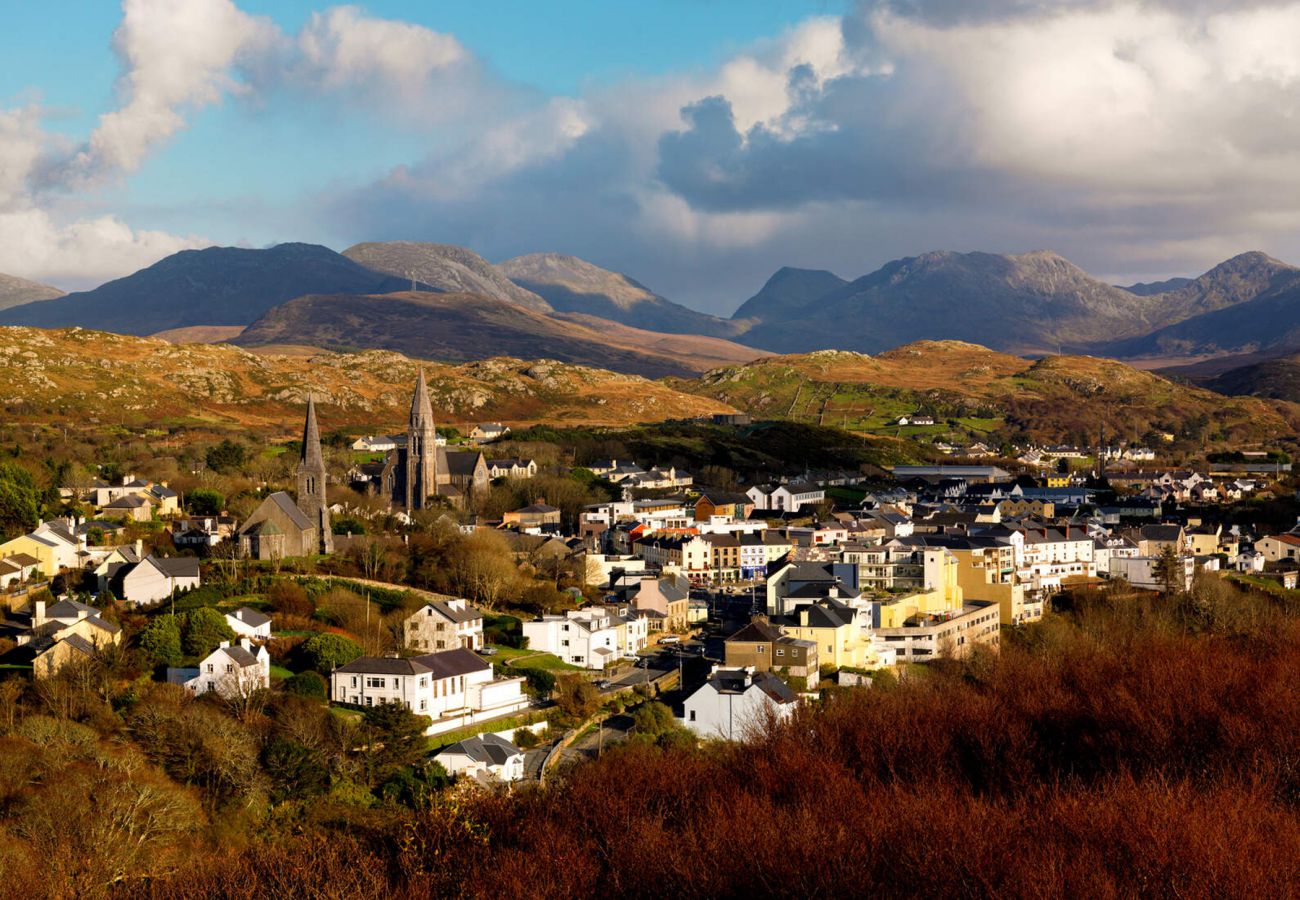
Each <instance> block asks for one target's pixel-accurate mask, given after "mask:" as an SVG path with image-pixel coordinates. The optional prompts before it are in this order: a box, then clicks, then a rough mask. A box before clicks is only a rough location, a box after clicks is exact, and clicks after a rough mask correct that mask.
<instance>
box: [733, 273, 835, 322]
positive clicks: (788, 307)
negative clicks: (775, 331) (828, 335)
mask: <svg viewBox="0 0 1300 900" xmlns="http://www.w3.org/2000/svg"><path fill="white" fill-rule="evenodd" d="M846 284H848V282H847V281H845V280H844V279H843V278H841V277H839V276H838V275H836V274H835V273H834V272H827V271H825V270H824V269H793V268H790V267H789V266H785V267H782V268H780V269H777V270H776V272H775V274H773V275H772V277H771V278H769V279H768V280H767V282H766V283H765V284H764V285H763V287H762V288H760V289H759V292H758V293H757V294H755V295H754V296H752V297H750V298H749V299H748V300H746V301H745V302H744V303H742V304H740V308H739V309H737V310H736V311H735V312H734V313H733V314H732V318H733V319H771V320H776V319H786V318H789V317H790V316H793V315H798V314H799V312H800V310H802V309H803V308H804V307H805V306H807V305H808V304H809V303H811V302H812V301H814V300H816V299H817V298H818V297H825V296H826V295H827V294H829V293H831V292H832V291H837V290H839V289H840V288H842V287H844V286H845V285H846Z"/></svg>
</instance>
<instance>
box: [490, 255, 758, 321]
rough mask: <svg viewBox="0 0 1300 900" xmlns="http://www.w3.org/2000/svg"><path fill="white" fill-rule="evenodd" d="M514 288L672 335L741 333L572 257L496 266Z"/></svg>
mask: <svg viewBox="0 0 1300 900" xmlns="http://www.w3.org/2000/svg"><path fill="white" fill-rule="evenodd" d="M497 268H498V269H500V270H501V271H502V272H503V273H505V274H506V275H507V276H508V277H509V278H510V279H511V280H512V281H514V283H515V284H518V285H519V286H521V287H523V288H527V289H528V290H529V291H532V292H533V293H536V294H539V295H540V296H542V297H544V298H545V299H546V301H547V302H548V303H550V305H551V306H552V307H553V308H555V309H556V310H558V311H559V312H567V313H577V314H580V315H588V316H598V317H600V318H604V319H609V320H611V321H614V322H621V323H622V324H624V325H631V326H634V327H636V328H646V329H649V330H651V331H661V332H667V333H670V334H700V335H709V336H714V337H728V336H731V335H734V334H736V333H737V331H739V330H740V328H739V326H738V325H737V324H736V323H734V322H730V321H728V320H726V319H719V318H717V317H716V316H710V315H706V314H705V313H701V312H696V311H695V310H693V309H688V308H687V307H685V306H682V305H681V304H680V303H674V302H672V301H671V300H667V299H665V298H663V297H661V296H659V295H658V294H656V293H653V292H652V291H650V290H649V289H648V288H646V287H645V286H644V285H642V284H640V283H638V282H636V281H634V280H633V279H631V278H629V277H628V276H626V275H624V274H622V273H621V272H612V271H610V270H609V269H602V268H601V267H600V266H597V265H593V264H592V263H589V262H587V261H586V260H584V259H579V258H578V257H576V256H566V255H565V254H562V253H530V254H528V255H526V256H516V257H514V258H513V259H508V260H506V261H505V262H503V263H501V264H499V265H498V266H497Z"/></svg>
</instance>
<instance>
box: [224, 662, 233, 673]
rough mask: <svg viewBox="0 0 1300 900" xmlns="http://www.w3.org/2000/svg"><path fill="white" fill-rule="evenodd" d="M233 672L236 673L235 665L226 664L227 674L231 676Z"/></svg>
mask: <svg viewBox="0 0 1300 900" xmlns="http://www.w3.org/2000/svg"><path fill="white" fill-rule="evenodd" d="M233 671H235V667H234V665H233V664H232V663H226V672H227V674H229V673H230V672H233Z"/></svg>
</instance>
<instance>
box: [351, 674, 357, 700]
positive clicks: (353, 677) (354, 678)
mask: <svg viewBox="0 0 1300 900" xmlns="http://www.w3.org/2000/svg"><path fill="white" fill-rule="evenodd" d="M352 686H353V687H356V686H357V676H355V675H353V676H352ZM352 702H353V703H355V702H356V701H355V700H353V701H352Z"/></svg>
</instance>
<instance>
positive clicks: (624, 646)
mask: <svg viewBox="0 0 1300 900" xmlns="http://www.w3.org/2000/svg"><path fill="white" fill-rule="evenodd" d="M523 632H524V637H526V638H528V647H529V649H530V650H540V651H542V652H543V653H554V654H555V655H556V656H558V657H559V658H560V659H562V660H564V661H565V662H566V663H568V664H569V665H572V666H582V667H583V668H585V669H603V668H605V667H606V666H608V665H610V664H612V663H616V662H618V661H619V659H621V658H622V657H625V656H635V655H636V653H637V651H638V650H641V649H643V648H644V647H645V643H646V638H647V636H648V634H649V621H648V619H647V617H646V616H644V615H637V614H636V613H635V611H633V610H632V609H631V608H628V607H623V608H619V607H613V606H609V607H602V606H593V607H588V608H586V609H579V610H570V611H569V612H567V613H565V614H564V615H562V616H542V617H541V618H540V619H536V620H534V621H531V622H524V623H523Z"/></svg>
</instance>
